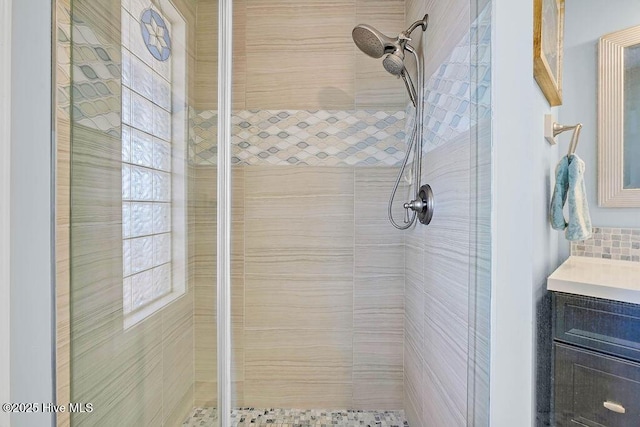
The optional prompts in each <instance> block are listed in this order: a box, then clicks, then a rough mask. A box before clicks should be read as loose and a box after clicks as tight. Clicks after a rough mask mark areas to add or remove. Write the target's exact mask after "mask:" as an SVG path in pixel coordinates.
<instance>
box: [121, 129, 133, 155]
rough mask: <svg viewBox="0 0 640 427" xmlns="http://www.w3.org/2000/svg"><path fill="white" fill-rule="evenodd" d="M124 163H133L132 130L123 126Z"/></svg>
mask: <svg viewBox="0 0 640 427" xmlns="http://www.w3.org/2000/svg"><path fill="white" fill-rule="evenodd" d="M122 161H123V162H127V163H130V162H131V128H130V127H129V126H125V125H123V126H122Z"/></svg>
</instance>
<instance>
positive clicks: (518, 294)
mask: <svg viewBox="0 0 640 427" xmlns="http://www.w3.org/2000/svg"><path fill="white" fill-rule="evenodd" d="M493 5H494V8H493V12H494V15H493V17H494V19H493V25H494V32H493V38H492V58H493V61H492V67H493V79H492V81H493V83H492V86H493V91H492V100H493V256H492V259H493V278H494V280H493V288H492V295H491V299H492V329H491V426H492V427H503V426H504V427H507V426H514V425H518V426H526V425H543V423H544V420H545V418H547V417H548V412H549V396H548V395H549V387H550V383H549V381H550V373H549V369H550V366H549V361H550V343H549V342H548V341H544V340H540V339H539V338H538V337H540V336H543V337H544V336H548V324H549V322H548V319H549V316H550V306H549V300H548V294H547V292H546V278H547V276H548V275H549V274H551V272H553V270H554V269H555V268H556V267H557V265H558V264H559V258H558V253H557V239H558V238H559V236H558V233H557V232H555V231H553V230H552V229H551V227H550V225H549V221H548V206H549V199H550V187H551V181H550V176H551V174H552V171H553V169H554V168H555V164H556V163H557V161H558V160H559V157H558V156H559V154H558V153H559V152H558V150H557V148H554V147H551V146H549V145H548V144H547V143H546V141H545V139H544V137H543V118H544V114H545V113H551V112H553V109H551V108H550V107H549V104H548V103H547V102H546V100H545V98H544V96H543V95H542V93H541V91H540V89H539V88H538V86H537V84H536V82H535V80H534V79H533V60H532V55H531V49H529V48H523V46H525V47H526V46H531V44H532V36H531V35H532V33H533V2H523V1H519V2H514V1H511V0H494V1H493ZM536 388H541V390H536Z"/></svg>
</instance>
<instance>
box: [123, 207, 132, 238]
mask: <svg viewBox="0 0 640 427" xmlns="http://www.w3.org/2000/svg"><path fill="white" fill-rule="evenodd" d="M129 237H131V203H129V202H122V238H123V239H127V238H129Z"/></svg>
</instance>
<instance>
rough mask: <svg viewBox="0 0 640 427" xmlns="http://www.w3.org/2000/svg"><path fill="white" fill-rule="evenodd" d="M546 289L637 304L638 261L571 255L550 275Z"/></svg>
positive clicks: (639, 285) (639, 300) (639, 299)
mask: <svg viewBox="0 0 640 427" xmlns="http://www.w3.org/2000/svg"><path fill="white" fill-rule="evenodd" d="M547 289H548V290H550V291H558V292H566V293H569V294H576V295H585V296H590V297H596V298H604V299H609V300H614V301H622V302H630V303H634V304H640V262H632V261H619V260H611V259H602V258H589V257H580V256H571V257H569V259H567V260H566V261H565V262H564V263H563V264H562V265H561V266H560V267H558V269H557V270H556V271H554V272H553V274H551V276H549V278H548V279H547Z"/></svg>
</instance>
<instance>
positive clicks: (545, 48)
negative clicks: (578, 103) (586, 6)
mask: <svg viewBox="0 0 640 427" xmlns="http://www.w3.org/2000/svg"><path fill="white" fill-rule="evenodd" d="M563 33H564V0H534V2H533V77H534V78H535V79H536V82H538V86H540V89H542V93H544V96H545V97H546V98H547V101H548V102H549V104H550V105H551V106H552V107H555V106H557V105H561V104H562V42H563Z"/></svg>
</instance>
